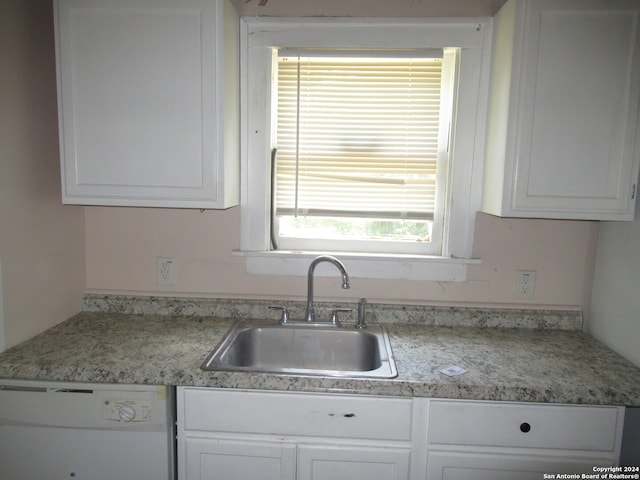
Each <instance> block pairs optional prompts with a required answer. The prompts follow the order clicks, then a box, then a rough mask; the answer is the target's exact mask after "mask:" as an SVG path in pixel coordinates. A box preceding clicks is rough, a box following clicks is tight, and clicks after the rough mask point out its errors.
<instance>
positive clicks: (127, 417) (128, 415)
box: [118, 405, 136, 422]
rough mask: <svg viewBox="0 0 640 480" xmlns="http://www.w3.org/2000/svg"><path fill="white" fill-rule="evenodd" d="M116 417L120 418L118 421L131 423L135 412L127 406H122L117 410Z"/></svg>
mask: <svg viewBox="0 0 640 480" xmlns="http://www.w3.org/2000/svg"><path fill="white" fill-rule="evenodd" d="M118 415H119V417H120V420H122V421H123V422H131V421H133V419H134V418H136V411H135V410H134V408H133V407H130V406H129V405H123V406H122V407H120V409H119V410H118Z"/></svg>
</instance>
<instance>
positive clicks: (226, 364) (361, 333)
mask: <svg viewBox="0 0 640 480" xmlns="http://www.w3.org/2000/svg"><path fill="white" fill-rule="evenodd" d="M201 368H202V369H203V370H231V371H248V372H272V373H285V374H297V375H321V376H332V377H367V378H393V377H395V376H397V375H398V372H397V370H396V366H395V362H394V360H393V355H392V352H391V344H390V342H389V336H388V334H387V331H386V329H385V328H384V327H382V326H381V325H369V326H368V328H367V329H366V330H357V329H352V328H346V327H345V328H336V327H332V326H326V327H325V326H317V324H315V326H307V325H304V324H302V325H300V324H298V325H284V326H283V325H276V324H273V323H266V322H258V321H246V320H241V321H238V322H236V323H235V324H234V325H233V326H232V327H231V329H230V330H229V332H228V333H227V334H226V335H225V337H224V338H223V339H222V341H221V342H220V343H219V344H218V346H217V347H216V348H215V349H214V350H213V351H212V352H211V353H210V354H209V356H208V357H207V358H206V360H205V361H204V363H203V364H202V366H201Z"/></svg>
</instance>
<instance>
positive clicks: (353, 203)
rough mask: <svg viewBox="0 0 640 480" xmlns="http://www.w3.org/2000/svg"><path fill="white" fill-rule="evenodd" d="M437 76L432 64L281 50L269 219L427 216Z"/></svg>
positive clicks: (437, 66) (438, 65)
mask: <svg viewBox="0 0 640 480" xmlns="http://www.w3.org/2000/svg"><path fill="white" fill-rule="evenodd" d="M438 56H439V57H441V52H440V54H439V55H438ZM441 73H442V59H441V58H381V57H377V56H375V55H373V56H368V57H366V58H362V56H360V57H358V58H356V57H353V56H349V57H346V56H340V57H335V56H334V57H330V56H322V55H319V56H306V57H302V56H283V55H282V54H281V55H280V56H279V59H278V71H277V76H278V82H277V85H278V86H277V90H278V91H277V98H278V105H277V108H278V111H277V115H278V117H277V162H276V172H275V179H276V181H275V189H276V195H275V209H276V215H295V216H298V215H302V216H335V217H373V218H402V219H420V220H429V219H433V217H434V208H435V205H434V204H435V195H436V173H437V172H436V167H437V158H438V134H439V130H440V127H439V120H440V92H441V76H442V75H441Z"/></svg>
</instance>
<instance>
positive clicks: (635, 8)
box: [483, 0, 640, 220]
mask: <svg viewBox="0 0 640 480" xmlns="http://www.w3.org/2000/svg"><path fill="white" fill-rule="evenodd" d="M639 13H640V3H639V2H638V1H637V0H510V1H509V2H507V3H506V4H505V6H504V7H503V8H502V9H501V11H500V12H499V13H498V15H497V16H496V18H495V23H494V45H493V60H492V72H491V75H492V76H491V90H490V99H489V117H488V128H487V131H488V137H487V158H486V168H485V189H484V204H483V205H484V208H483V209H484V210H485V211H486V212H488V213H492V214H495V215H502V216H514V217H540V218H566V219H591V220H631V219H633V214H634V206H635V194H636V188H637V187H636V184H637V180H638V165H639V164H640V142H639V141H638V139H639V138H640V133H639V132H640V129H639V127H638V119H639V108H638V107H639V98H640V96H639V93H640V34H639V25H638V22H639Z"/></svg>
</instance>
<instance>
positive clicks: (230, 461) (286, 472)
mask: <svg viewBox="0 0 640 480" xmlns="http://www.w3.org/2000/svg"><path fill="white" fill-rule="evenodd" d="M181 447H183V448H184V450H182V452H183V453H184V456H183V458H184V461H183V462H181V465H180V467H181V468H180V475H179V478H190V479H200V480H204V479H218V478H220V479H243V478H247V479H250V478H260V479H263V480H293V479H294V478H296V469H295V467H296V446H295V445H294V444H290V443H285V442H268V441H263V442H260V441H247V440H229V439H219V438H215V437H211V438H209V437H204V438H186V439H185V440H184V445H182V446H181Z"/></svg>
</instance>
